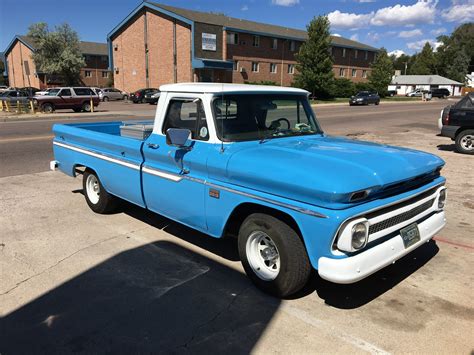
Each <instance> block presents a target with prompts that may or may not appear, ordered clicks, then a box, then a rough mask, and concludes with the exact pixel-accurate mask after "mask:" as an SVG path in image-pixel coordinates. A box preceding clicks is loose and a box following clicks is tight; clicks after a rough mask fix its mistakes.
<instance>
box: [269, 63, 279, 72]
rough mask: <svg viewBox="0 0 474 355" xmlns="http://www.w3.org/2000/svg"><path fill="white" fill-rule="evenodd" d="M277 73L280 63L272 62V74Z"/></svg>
mask: <svg viewBox="0 0 474 355" xmlns="http://www.w3.org/2000/svg"><path fill="white" fill-rule="evenodd" d="M273 69H275V70H273ZM276 73H278V64H276V63H270V74H276Z"/></svg>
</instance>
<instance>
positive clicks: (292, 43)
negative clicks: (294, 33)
mask: <svg viewBox="0 0 474 355" xmlns="http://www.w3.org/2000/svg"><path fill="white" fill-rule="evenodd" d="M295 50H296V42H295V41H290V51H292V52H294V51H295Z"/></svg>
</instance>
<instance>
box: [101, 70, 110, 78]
mask: <svg viewBox="0 0 474 355" xmlns="http://www.w3.org/2000/svg"><path fill="white" fill-rule="evenodd" d="M104 75H105V76H104ZM108 77H109V72H108V71H106V70H102V78H106V79H107V78H108Z"/></svg>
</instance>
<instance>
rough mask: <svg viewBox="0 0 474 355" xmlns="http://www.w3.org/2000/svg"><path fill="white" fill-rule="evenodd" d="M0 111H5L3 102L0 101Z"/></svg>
mask: <svg viewBox="0 0 474 355" xmlns="http://www.w3.org/2000/svg"><path fill="white" fill-rule="evenodd" d="M0 111H3V100H0Z"/></svg>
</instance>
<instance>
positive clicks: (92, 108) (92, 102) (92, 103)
mask: <svg viewBox="0 0 474 355" xmlns="http://www.w3.org/2000/svg"><path fill="white" fill-rule="evenodd" d="M91 112H94V101H93V100H92V97H91Z"/></svg>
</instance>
